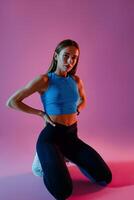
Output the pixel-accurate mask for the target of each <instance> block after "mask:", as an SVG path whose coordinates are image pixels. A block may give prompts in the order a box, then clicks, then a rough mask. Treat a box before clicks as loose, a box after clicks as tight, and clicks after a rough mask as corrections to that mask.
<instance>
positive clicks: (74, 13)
mask: <svg viewBox="0 0 134 200" xmlns="http://www.w3.org/2000/svg"><path fill="white" fill-rule="evenodd" d="M0 4H1V5H0V9H1V10H0V15H1V31H0V34H1V37H0V39H1V42H0V44H1V45H0V46H1V47H0V48H1V50H0V56H1V59H0V62H1V64H0V68H1V73H0V76H1V78H0V82H1V98H0V99H1V134H0V152H1V156H0V157H1V166H0V174H1V176H9V175H13V174H20V173H25V172H31V164H32V160H33V157H34V153H35V144H36V140H37V137H38V135H39V133H40V131H41V130H42V128H43V126H44V123H43V120H42V119H41V118H39V117H38V116H36V115H31V114H26V113H23V112H19V111H15V110H12V109H9V108H7V107H6V106H5V104H6V101H7V99H8V98H9V96H10V95H11V94H13V93H14V92H15V91H16V90H18V89H19V88H21V87H23V86H24V85H25V84H27V83H28V82H29V81H30V80H32V79H33V78H35V77H36V76H37V75H39V74H43V73H45V72H46V70H47V69H48V67H49V65H50V63H51V60H52V56H53V52H54V49H55V47H56V45H57V44H58V43H59V42H60V41H61V40H63V39H67V38H71V39H73V40H76V41H77V42H78V43H79V45H80V50H81V54H80V61H79V65H78V72H77V74H78V75H79V76H80V77H81V79H82V80H83V82H84V85H85V91H86V95H87V106H86V108H85V109H84V110H82V111H81V114H80V115H79V117H78V128H79V132H78V134H79V136H80V138H81V139H83V140H84V141H85V142H86V143H88V144H90V145H91V146H92V147H94V148H95V149H96V150H97V151H99V152H100V154H101V155H102V156H103V158H104V159H105V160H106V161H126V160H127V161H128V160H133V154H134V134H133V131H134V123H133V116H134V106H133V102H134V94H133V91H134V89H133V87H134V80H133V73H134V69H133V66H134V60H133V57H134V54H133V53H134V38H133V36H134V26H133V20H134V12H133V11H134V1H132V0H108V1H107V0H100V1H99V0H83V1H80V0H78V1H72V0H68V1H65V0H55V1H53V0H49V1H44V0H38V1H37V0H1V1H0ZM25 102H26V103H28V104H29V105H31V106H33V107H35V108H39V109H41V108H42V104H41V101H40V96H39V95H38V94H36V93H35V94H33V95H32V96H30V97H28V98H27V99H25Z"/></svg>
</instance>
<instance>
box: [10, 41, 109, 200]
mask: <svg viewBox="0 0 134 200" xmlns="http://www.w3.org/2000/svg"><path fill="white" fill-rule="evenodd" d="M79 55H80V49H79V46H78V44H77V43H76V42H75V41H73V40H70V39H67V40H63V41H61V42H60V43H59V44H58V45H57V47H56V49H55V51H54V55H53V60H52V63H51V66H50V68H49V70H48V71H47V73H46V74H43V75H40V76H37V77H36V78H35V79H34V80H32V81H30V82H29V83H28V84H27V85H26V86H25V87H23V88H22V89H20V90H18V91H17V92H16V93H15V94H13V95H12V96H11V97H10V98H9V100H8V102H7V105H8V106H9V107H11V108H14V109H18V110H20V111H24V112H27V113H31V114H35V115H38V116H40V117H41V118H43V120H44V121H45V122H46V125H45V127H44V128H43V130H42V131H41V133H40V135H39V137H38V140H37V145H36V150H37V155H38V158H39V161H40V164H41V168H42V170H43V175H42V176H43V181H44V184H45V185H46V187H47V189H48V190H49V192H50V193H51V194H52V195H53V196H54V197H55V199H58V200H64V199H66V198H67V197H69V196H70V195H71V193H72V180H71V177H70V174H69V171H68V168H67V166H66V163H65V158H67V159H68V160H70V161H71V162H73V163H74V164H75V165H77V166H78V167H79V169H80V170H81V172H82V173H83V174H84V175H85V176H86V177H88V178H89V179H90V180H92V181H94V182H96V183H98V184H101V185H106V184H108V183H110V181H111V179H112V174H111V171H110V169H109V167H108V166H107V164H106V163H105V162H104V160H103V159H102V158H101V156H100V155H99V154H98V153H97V152H96V151H95V150H94V149H93V148H92V147H90V146H89V145H88V144H86V143H84V142H83V141H82V140H81V139H80V138H79V137H78V135H77V115H78V114H79V113H80V111H81V110H82V109H83V108H84V107H85V105H86V95H85V91H84V84H83V82H82V80H81V79H80V78H79V77H78V76H77V75H76V71H77V64H78V60H79ZM34 92H38V93H39V94H40V97H41V101H42V103H43V106H44V111H42V110H38V109H35V108H32V107H30V106H29V105H26V104H24V103H23V102H22V101H23V99H24V98H26V97H28V96H30V95H31V94H33V93H34Z"/></svg>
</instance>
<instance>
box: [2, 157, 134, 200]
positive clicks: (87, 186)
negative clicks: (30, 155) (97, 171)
mask: <svg viewBox="0 0 134 200" xmlns="http://www.w3.org/2000/svg"><path fill="white" fill-rule="evenodd" d="M108 165H109V166H110V168H111V170H112V174H113V180H112V182H111V183H110V184H109V185H108V186H106V187H102V186H98V185H96V184H93V183H91V182H90V181H89V180H88V179H87V178H86V177H85V176H84V175H83V174H82V173H81V172H80V171H79V169H78V168H77V167H76V166H75V165H70V166H68V168H69V171H70V174H71V177H72V180H73V194H72V195H71V196H70V197H69V198H68V200H90V199H91V200H126V199H129V200H133V199H134V173H133V172H134V161H122V162H109V163H108ZM0 199H1V200H30V199H32V200H54V198H53V196H52V195H51V194H50V193H49V192H48V191H47V189H46V187H45V186H44V184H43V181H42V178H41V177H36V176H34V175H33V174H32V172H31V171H30V172H26V171H24V172H23V171H22V172H19V173H17V174H13V175H11V174H10V175H8V176H1V178H0Z"/></svg>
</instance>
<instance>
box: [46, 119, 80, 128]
mask: <svg viewBox="0 0 134 200" xmlns="http://www.w3.org/2000/svg"><path fill="white" fill-rule="evenodd" d="M54 123H55V125H56V126H55V127H62V128H73V127H77V121H76V122H74V123H73V124H71V125H69V126H67V125H64V124H60V123H57V122H54ZM48 124H49V125H51V124H50V123H48ZM51 126H52V125H51Z"/></svg>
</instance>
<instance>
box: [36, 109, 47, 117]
mask: <svg viewBox="0 0 134 200" xmlns="http://www.w3.org/2000/svg"><path fill="white" fill-rule="evenodd" d="M45 114H46V112H45V111H42V110H40V111H39V113H38V115H39V116H40V117H43V116H44V115H45Z"/></svg>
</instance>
